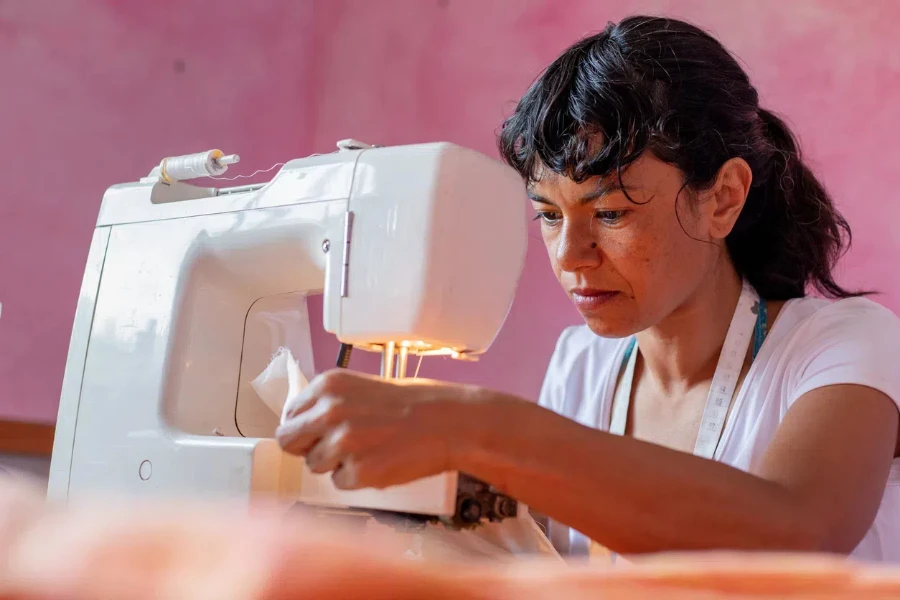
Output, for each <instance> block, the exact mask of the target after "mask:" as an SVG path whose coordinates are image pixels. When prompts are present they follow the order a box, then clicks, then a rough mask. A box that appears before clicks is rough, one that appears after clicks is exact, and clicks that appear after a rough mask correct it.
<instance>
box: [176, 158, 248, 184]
mask: <svg viewBox="0 0 900 600" xmlns="http://www.w3.org/2000/svg"><path fill="white" fill-rule="evenodd" d="M240 160H241V157H240V156H238V155H237V154H229V155H227V156H226V155H225V154H224V153H223V152H222V151H221V150H209V151H207V152H197V153H196V154H185V155H184V156H170V157H168V158H164V159H163V160H162V162H161V163H159V177H160V179H162V180H163V181H165V182H166V183H173V182H175V181H185V180H188V179H197V178H198V177H218V176H219V175H222V174H223V173H224V172H225V171H227V170H228V165H232V164H234V163H236V162H238V161H240Z"/></svg>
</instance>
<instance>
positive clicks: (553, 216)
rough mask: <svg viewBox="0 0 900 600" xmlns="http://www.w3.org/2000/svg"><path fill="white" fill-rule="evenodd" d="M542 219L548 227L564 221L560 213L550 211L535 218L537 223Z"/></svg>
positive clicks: (542, 212)
mask: <svg viewBox="0 0 900 600" xmlns="http://www.w3.org/2000/svg"><path fill="white" fill-rule="evenodd" d="M538 219H540V220H541V221H543V222H544V223H546V224H547V225H556V224H557V223H559V221H560V220H561V219H562V217H561V216H560V214H559V213H555V212H550V211H541V212H539V213H538V214H537V216H535V217H534V220H535V221H537V220H538Z"/></svg>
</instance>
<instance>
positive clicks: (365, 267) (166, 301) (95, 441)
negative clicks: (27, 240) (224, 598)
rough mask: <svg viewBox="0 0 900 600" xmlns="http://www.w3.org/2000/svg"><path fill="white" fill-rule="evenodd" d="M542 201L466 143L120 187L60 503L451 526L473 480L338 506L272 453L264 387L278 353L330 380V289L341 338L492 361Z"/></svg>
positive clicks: (61, 465) (81, 361)
mask: <svg viewBox="0 0 900 600" xmlns="http://www.w3.org/2000/svg"><path fill="white" fill-rule="evenodd" d="M151 175H152V174H151ZM524 198H525V193H524V186H523V183H522V181H521V179H520V178H519V176H518V175H517V174H516V173H515V172H514V171H513V170H512V169H510V168H508V167H506V166H505V165H502V164H500V163H499V162H497V161H494V160H492V159H489V158H487V157H485V156H483V155H481V154H478V153H476V152H473V151H470V150H466V149H463V148H459V147H457V146H453V145H451V144H424V145H416V146H399V147H387V148H363V149H350V150H344V151H341V152H335V153H332V154H327V155H320V156H313V157H309V158H304V159H298V160H293V161H290V162H288V163H286V164H285V165H284V166H283V167H282V168H281V170H280V171H279V172H278V174H277V175H276V176H275V177H274V178H273V179H272V180H271V181H270V182H268V183H266V184H260V185H251V186H241V187H234V188H221V189H219V188H212V187H197V186H193V185H188V184H185V183H181V182H174V183H165V182H162V181H160V180H159V178H158V177H148V178H145V179H143V180H141V181H140V182H137V183H129V184H123V185H116V186H113V187H111V188H110V189H109V190H108V191H107V192H106V194H105V196H104V199H103V203H102V206H101V209H100V214H99V218H98V222H97V227H96V229H95V231H94V236H93V239H92V242H91V247H90V252H89V255H88V261H87V268H86V271H85V275H84V280H83V284H82V289H81V293H80V296H79V301H78V306H77V310H76V315H75V322H74V327H73V331H72V337H71V343H70V348H69V355H68V362H67V365H66V371H65V378H64V382H63V389H62V395H61V400H60V407H59V418H58V423H57V429H56V439H55V442H54V448H53V457H52V465H51V472H50V482H49V492H48V493H49V496H50V497H51V498H55V499H67V498H72V497H76V496H78V495H79V494H83V493H94V492H98V491H104V492H115V493H125V494H140V495H147V494H165V495H177V496H184V495H202V496H204V497H211V496H218V497H225V498H231V499H238V500H240V499H247V500H250V499H251V498H253V497H254V496H258V495H275V496H277V497H280V498H285V499H294V500H299V501H302V502H308V503H311V504H326V505H333V506H350V507H360V508H368V509H380V510H388V511H396V512H408V513H419V514H428V515H437V516H447V515H452V514H453V513H454V512H455V511H456V510H457V507H456V489H457V474H455V473H446V474H442V475H438V476H435V477H430V478H427V479H423V480H420V481H417V482H414V483H411V484H408V485H404V486H398V487H396V488H390V489H387V490H381V491H376V490H360V491H355V492H340V491H338V490H336V489H335V488H334V487H333V486H332V485H331V480H330V477H329V476H327V475H320V476H316V475H313V474H312V473H310V472H308V471H307V470H305V469H304V468H303V464H302V461H301V460H300V459H297V458H296V457H292V456H289V455H286V454H284V453H283V452H282V451H281V450H280V448H279V447H278V445H277V443H276V442H275V441H274V440H273V439H271V437H272V435H273V433H274V430H275V428H276V427H277V425H278V416H277V415H275V414H274V413H273V412H272V411H271V410H270V409H269V408H267V407H266V405H265V404H263V402H262V401H261V400H260V399H259V397H258V396H257V395H256V393H255V392H254V390H253V388H252V386H251V385H250V382H251V380H253V378H254V377H256V376H257V375H258V374H259V373H260V372H261V371H262V370H263V369H264V368H265V366H266V364H267V363H268V361H269V360H270V358H271V357H272V355H273V354H274V353H275V352H276V351H277V350H278V348H280V347H287V348H289V349H290V350H291V351H292V353H293V355H294V356H295V357H296V358H297V359H298V361H299V363H300V367H301V370H302V371H303V373H304V374H305V375H306V376H307V377H308V378H312V376H313V374H314V373H315V365H314V364H313V353H312V342H311V337H310V324H309V316H308V311H307V310H306V299H307V296H308V295H309V294H316V293H324V298H323V313H324V314H323V318H324V326H325V329H326V330H327V331H329V332H331V333H333V334H334V335H336V336H337V338H338V339H339V340H340V341H341V342H343V343H348V344H353V345H354V347H359V348H364V349H367V350H374V351H382V350H383V349H384V348H385V347H387V345H388V344H392V350H393V347H396V348H398V349H403V350H402V351H403V357H404V359H405V357H406V353H409V354H410V355H415V354H417V353H425V354H428V353H432V354H451V355H453V356H455V357H461V358H462V357H467V356H477V355H478V354H480V353H482V352H484V351H485V350H487V349H488V347H489V346H490V345H491V343H492V341H493V339H494V337H495V336H496V334H497V333H498V331H499V329H500V327H501V326H502V324H503V322H504V320H505V318H506V315H507V313H508V310H509V308H510V305H511V303H512V299H513V296H514V293H515V289H516V286H517V283H518V279H519V277H520V274H521V270H522V267H523V265H524V259H525V249H526V242H527V232H526V215H525V201H524ZM391 358H393V351H392V352H391ZM331 366H332V365H325V368H329V367H331ZM319 370H320V371H321V370H324V369H321V368H320V369H319Z"/></svg>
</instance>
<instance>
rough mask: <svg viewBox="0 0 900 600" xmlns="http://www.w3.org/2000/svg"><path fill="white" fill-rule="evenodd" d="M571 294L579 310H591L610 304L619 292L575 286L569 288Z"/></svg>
mask: <svg viewBox="0 0 900 600" xmlns="http://www.w3.org/2000/svg"><path fill="white" fill-rule="evenodd" d="M569 295H570V296H571V297H572V301H573V302H574V303H575V306H576V307H578V310H580V311H585V312H590V311H593V310H597V309H598V308H600V307H602V306H604V305H606V304H608V303H609V302H611V301H612V300H613V299H615V297H616V296H618V295H619V292H610V291H608V290H598V289H593V288H574V289H572V290H569Z"/></svg>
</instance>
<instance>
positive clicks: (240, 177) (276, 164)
mask: <svg viewBox="0 0 900 600" xmlns="http://www.w3.org/2000/svg"><path fill="white" fill-rule="evenodd" d="M283 166H284V163H283V162H280V163H275V164H274V165H272V166H271V167H269V168H268V169H257V170H256V171H253V172H252V173H250V174H249V175H235V176H234V177H212V178H211V179H215V180H216V181H234V180H235V179H249V178H251V177H255V176H256V175H259V174H260V173H268V172H269V171H271V170H272V169H275V168H277V167H283Z"/></svg>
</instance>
